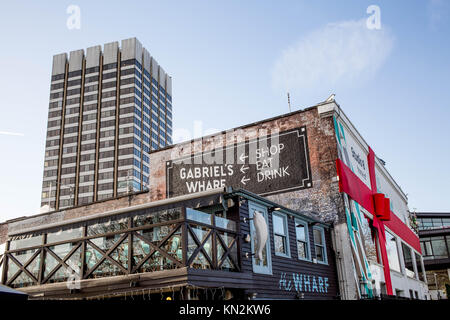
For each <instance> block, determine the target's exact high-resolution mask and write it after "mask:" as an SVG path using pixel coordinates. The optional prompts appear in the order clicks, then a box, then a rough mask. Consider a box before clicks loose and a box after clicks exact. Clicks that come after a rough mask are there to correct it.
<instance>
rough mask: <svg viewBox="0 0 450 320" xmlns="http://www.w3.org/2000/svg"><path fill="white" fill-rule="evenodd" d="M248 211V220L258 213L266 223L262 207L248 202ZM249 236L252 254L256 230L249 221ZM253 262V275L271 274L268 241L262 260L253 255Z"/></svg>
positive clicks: (268, 241)
mask: <svg viewBox="0 0 450 320" xmlns="http://www.w3.org/2000/svg"><path fill="white" fill-rule="evenodd" d="M248 211H249V213H248V214H249V218H250V219H252V218H253V216H254V214H255V212H259V213H260V214H262V215H263V217H264V218H265V219H266V224H267V225H269V223H268V218H267V217H268V215H267V208H266V207H265V206H262V205H258V204H256V203H253V202H250V201H249V202H248ZM250 234H251V239H252V240H251V248H252V253H253V254H254V253H255V250H256V245H257V244H256V230H255V226H254V223H253V220H250ZM252 261H253V272H255V273H265V274H272V259H271V255H270V239H267V242H266V245H265V246H264V248H263V250H262V259H261V260H260V259H257V258H256V257H255V256H254V255H253V256H252Z"/></svg>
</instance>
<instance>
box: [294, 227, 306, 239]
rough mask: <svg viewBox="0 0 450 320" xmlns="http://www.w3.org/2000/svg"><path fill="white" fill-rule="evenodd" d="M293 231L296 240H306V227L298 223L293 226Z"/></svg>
mask: <svg viewBox="0 0 450 320" xmlns="http://www.w3.org/2000/svg"><path fill="white" fill-rule="evenodd" d="M295 232H296V234H297V240H300V241H303V242H305V241H306V227H305V226H304V225H301V224H298V223H297V226H296V227H295Z"/></svg>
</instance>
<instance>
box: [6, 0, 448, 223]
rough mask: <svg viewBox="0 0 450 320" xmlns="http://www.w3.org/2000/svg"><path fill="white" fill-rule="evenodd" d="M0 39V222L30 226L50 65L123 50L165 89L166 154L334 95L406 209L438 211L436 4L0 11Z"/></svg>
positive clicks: (440, 16)
mask: <svg viewBox="0 0 450 320" xmlns="http://www.w3.org/2000/svg"><path fill="white" fill-rule="evenodd" d="M72 5H75V6H77V7H78V8H79V10H80V11H79V12H80V15H79V18H80V19H79V22H80V23H79V28H77V25H76V24H75V25H74V24H73V23H72V24H70V22H73V21H74V20H72V18H73V17H74V16H73V11H69V12H68V9H70V6H72ZM373 5H375V6H376V7H375V11H374V10H373ZM371 6H372V7H371ZM368 9H369V10H368ZM378 18H379V19H378ZM68 20H69V25H68ZM74 26H75V28H74ZM0 30H2V31H1V50H0V70H1V73H0V94H1V100H0V146H1V149H0V150H1V153H0V155H1V156H0V221H5V220H7V219H12V218H16V217H21V216H27V215H33V214H37V213H39V205H40V197H41V183H42V174H43V164H44V151H45V133H46V126H47V113H48V102H49V90H50V75H51V67H52V56H53V55H55V54H58V53H63V52H70V51H72V50H77V49H82V48H87V47H90V46H94V45H99V44H100V45H101V44H104V43H108V42H112V41H120V40H122V39H127V38H130V37H136V38H137V39H138V40H139V41H140V42H141V43H142V44H143V46H144V47H145V48H147V49H148V50H149V52H150V54H151V55H152V56H153V57H154V58H155V59H156V60H157V61H158V63H159V64H160V65H161V66H162V67H163V68H164V70H165V71H166V72H167V73H168V74H169V75H171V76H172V83H173V92H172V93H173V94H172V96H173V120H174V121H173V124H174V140H175V141H177V133H179V132H186V131H187V132H192V134H193V136H198V134H197V135H194V133H193V132H194V127H196V128H197V129H198V128H199V127H200V128H201V131H200V134H202V135H203V134H207V133H212V132H214V131H218V130H226V129H230V128H233V127H237V126H240V125H244V124H247V123H251V122H254V121H258V120H262V119H265V118H269V117H273V116H276V115H279V114H283V113H286V112H288V111H289V109H288V104H287V94H286V93H287V92H289V93H290V99H291V106H292V111H295V110H299V109H304V108H306V107H309V106H312V105H315V104H317V103H319V102H321V101H324V100H325V99H326V98H327V97H328V96H329V95H330V94H331V93H334V94H336V101H337V103H338V104H339V105H340V106H341V108H342V109H343V110H344V112H345V113H346V115H347V116H348V117H349V118H350V120H351V121H352V123H353V124H354V125H355V126H356V128H357V129H358V131H359V132H360V134H361V135H362V136H363V137H364V139H365V140H366V142H367V143H368V144H369V145H370V146H371V147H372V149H373V150H374V151H375V153H376V154H377V156H378V157H380V158H382V159H383V160H384V161H386V168H387V169H388V171H389V172H390V174H391V175H392V176H393V177H394V179H395V180H396V182H397V183H398V184H399V185H400V186H401V188H402V190H403V191H404V192H405V193H406V194H407V195H408V200H409V208H410V209H411V210H417V211H447V212H448V211H450V165H449V159H450V133H449V132H450V102H449V101H450V99H449V98H448V96H447V94H448V93H449V89H450V77H449V74H450V62H449V61H450V59H449V58H450V43H449V41H448V39H449V35H450V1H445V0H440V1H439V0H429V1H426V0H423V1H406V0H404V1H401V0H398V1H375V0H371V1H362V0H354V1H349V0H347V1H300V0H296V1H287V0H286V1H257V0H246V1H231V0H230V1H206V0H199V1H196V0H192V1H170V0H165V1H162V0H161V1H142V2H141V1H127V2H124V1H120V2H119V1H111V0H110V1H75V0H71V1H8V2H6V3H4V4H3V5H2V10H1V11H0ZM197 131H198V130H197ZM178 138H179V137H178Z"/></svg>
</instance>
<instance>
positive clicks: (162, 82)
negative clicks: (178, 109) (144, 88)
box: [158, 66, 166, 90]
mask: <svg viewBox="0 0 450 320" xmlns="http://www.w3.org/2000/svg"><path fill="white" fill-rule="evenodd" d="M158 81H159V85H160V86H162V87H163V88H164V90H165V89H166V72H165V71H164V69H163V68H162V67H161V66H160V67H159V80H158Z"/></svg>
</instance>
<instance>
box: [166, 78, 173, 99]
mask: <svg viewBox="0 0 450 320" xmlns="http://www.w3.org/2000/svg"><path fill="white" fill-rule="evenodd" d="M166 78H167V79H166V80H167V85H166V91H167V93H168V94H170V95H171V96H172V77H171V76H169V75H167V77H166Z"/></svg>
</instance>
